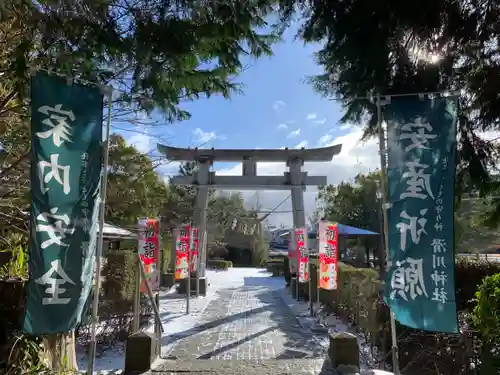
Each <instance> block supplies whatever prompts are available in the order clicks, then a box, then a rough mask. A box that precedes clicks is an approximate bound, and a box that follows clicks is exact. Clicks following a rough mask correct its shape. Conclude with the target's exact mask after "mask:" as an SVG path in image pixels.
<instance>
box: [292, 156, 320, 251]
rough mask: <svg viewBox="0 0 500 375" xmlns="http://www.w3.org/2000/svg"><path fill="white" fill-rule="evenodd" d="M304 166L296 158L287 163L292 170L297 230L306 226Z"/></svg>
mask: <svg viewBox="0 0 500 375" xmlns="http://www.w3.org/2000/svg"><path fill="white" fill-rule="evenodd" d="M303 165H304V161H303V160H302V159H299V158H294V159H292V160H289V161H288V162H287V166H288V167H289V169H290V180H291V181H290V182H291V193H292V194H291V195H292V212H293V226H294V227H295V228H305V226H306V215H305V212H304V190H305V189H304V188H305V186H304V185H303V181H302V176H303V175H302V167H303ZM325 185H326V183H325ZM292 244H295V241H292Z"/></svg>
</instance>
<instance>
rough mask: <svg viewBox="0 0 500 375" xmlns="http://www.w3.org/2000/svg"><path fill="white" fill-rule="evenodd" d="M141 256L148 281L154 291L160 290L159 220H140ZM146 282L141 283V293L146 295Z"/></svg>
mask: <svg viewBox="0 0 500 375" xmlns="http://www.w3.org/2000/svg"><path fill="white" fill-rule="evenodd" d="M138 226H139V228H138V229H139V256H140V258H141V261H142V264H143V266H144V273H145V274H146V280H147V282H148V283H149V286H150V288H151V290H152V291H157V290H159V289H160V267H159V260H160V256H159V252H160V238H159V229H160V223H159V221H158V219H148V218H144V219H139V220H138ZM145 282H146V281H145V280H143V282H142V283H141V292H142V293H146V292H147V288H146V284H145Z"/></svg>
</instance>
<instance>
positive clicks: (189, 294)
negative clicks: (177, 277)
mask: <svg viewBox="0 0 500 375" xmlns="http://www.w3.org/2000/svg"><path fill="white" fill-rule="evenodd" d="M192 248H193V227H192V224H189V248H188V252H187V256H188V262H187V263H188V266H187V282H186V284H187V287H186V289H187V290H186V315H188V314H189V307H190V306H189V304H190V300H191V249H192Z"/></svg>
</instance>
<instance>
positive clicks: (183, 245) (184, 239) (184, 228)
mask: <svg viewBox="0 0 500 375" xmlns="http://www.w3.org/2000/svg"><path fill="white" fill-rule="evenodd" d="M190 235H191V226H190V225H189V224H184V225H181V226H180V227H179V228H178V229H177V233H176V239H175V279H176V280H181V279H186V278H187V277H188V275H189V260H188V256H189V255H188V254H189V251H190V248H189V241H190V238H189V237H190Z"/></svg>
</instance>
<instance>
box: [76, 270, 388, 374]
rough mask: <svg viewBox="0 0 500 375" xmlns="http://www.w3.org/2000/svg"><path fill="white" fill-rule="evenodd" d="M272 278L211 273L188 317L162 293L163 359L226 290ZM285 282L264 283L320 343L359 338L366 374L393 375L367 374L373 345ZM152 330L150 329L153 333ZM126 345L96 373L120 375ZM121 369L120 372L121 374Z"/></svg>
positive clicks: (171, 295) (172, 296)
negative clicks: (343, 335) (336, 336)
mask: <svg viewBox="0 0 500 375" xmlns="http://www.w3.org/2000/svg"><path fill="white" fill-rule="evenodd" d="M265 276H270V274H269V273H268V272H266V270H264V269H260V268H231V269H229V270H227V271H214V270H207V279H208V282H209V286H208V288H207V295H206V296H205V297H199V298H192V299H191V301H190V314H189V315H186V298H185V297H184V296H179V295H177V294H176V293H175V291H174V290H172V291H170V292H161V293H160V306H159V310H160V316H161V319H162V325H163V328H164V333H163V335H162V348H161V352H162V357H165V356H168V354H169V353H170V351H171V350H172V348H173V346H174V345H175V344H174V342H173V341H174V340H172V341H170V340H169V337H171V336H176V337H179V336H180V337H182V335H183V332H186V331H189V330H191V329H193V328H194V327H196V326H197V323H198V321H199V319H200V318H201V317H202V314H203V312H204V310H205V309H206V307H207V306H208V304H209V303H210V302H211V301H213V300H215V299H217V297H218V292H219V291H220V290H222V289H227V288H237V287H241V286H243V285H244V280H245V278H249V277H250V278H251V277H259V278H261V279H260V280H259V285H263V280H262V277H265ZM284 285H285V282H284V279H283V278H282V277H268V278H267V280H265V282H264V285H263V286H264V287H266V288H268V289H269V290H276V291H278V292H279V294H280V297H281V298H282V299H283V301H284V302H285V303H286V304H287V305H288V307H289V308H290V309H291V311H292V312H293V313H294V315H295V316H296V317H297V320H298V321H299V323H300V324H301V325H302V326H304V327H307V328H309V329H312V330H313V332H317V335H316V340H317V342H318V344H320V345H322V346H325V347H326V346H328V345H329V338H328V335H327V333H328V332H329V333H334V332H350V333H353V334H355V335H356V336H357V337H358V342H359V347H360V348H361V358H362V369H361V370H362V371H363V373H364V374H366V375H369V374H372V375H390V374H391V373H389V372H384V371H380V370H371V371H372V372H366V371H368V370H367V369H368V368H369V367H370V366H371V365H372V364H374V362H375V361H374V358H373V355H372V353H371V351H370V346H369V345H368V344H367V343H366V342H365V340H364V337H363V336H362V335H360V334H358V333H356V332H355V330H353V329H352V328H351V327H349V326H348V325H346V324H345V323H343V322H342V321H341V320H340V319H339V318H337V317H336V316H334V315H330V316H326V315H325V314H324V313H323V312H322V311H321V310H320V311H319V315H320V317H319V318H316V317H314V318H313V317H311V316H310V313H309V303H307V302H297V301H296V300H294V299H293V298H292V296H291V293H290V291H289V290H288V289H286V288H285V287H284ZM313 309H314V311H317V310H318V309H317V306H316V305H314V306H313ZM151 329H152V327H150V328H149V329H148V330H151ZM84 353H85V351H84V350H83V351H82V350H80V351H79V352H77V357H78V360H79V366H80V369H81V370H86V367H87V358H86V355H85V354H84ZM124 355H125V350H124V344H123V343H119V344H116V345H115V346H114V347H113V348H111V349H109V350H106V351H104V352H103V353H101V355H100V356H97V357H96V361H95V371H94V373H96V374H119V373H121V370H120V369H123V368H124ZM117 370H118V371H117Z"/></svg>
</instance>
